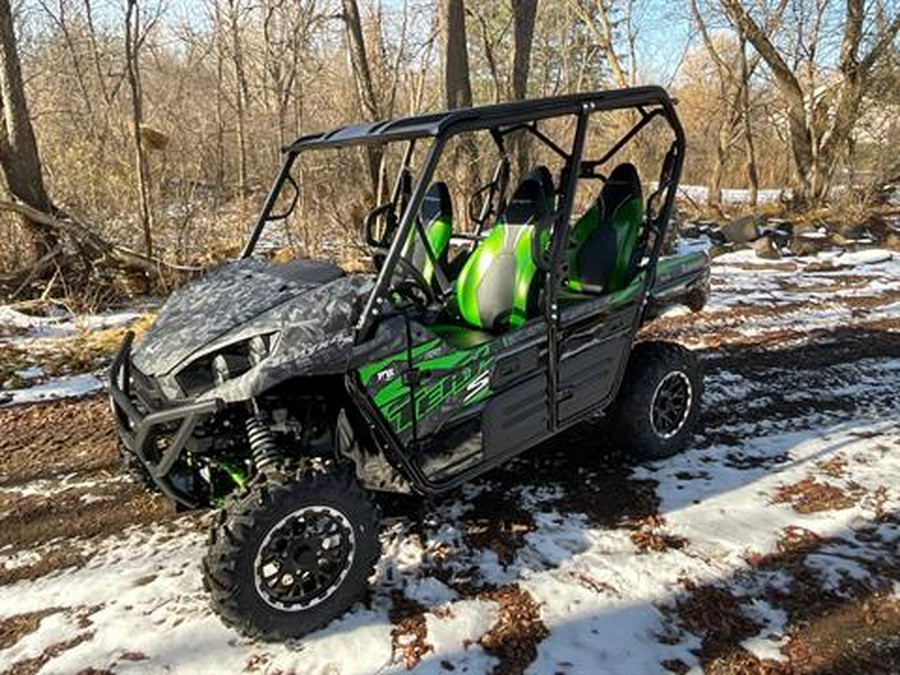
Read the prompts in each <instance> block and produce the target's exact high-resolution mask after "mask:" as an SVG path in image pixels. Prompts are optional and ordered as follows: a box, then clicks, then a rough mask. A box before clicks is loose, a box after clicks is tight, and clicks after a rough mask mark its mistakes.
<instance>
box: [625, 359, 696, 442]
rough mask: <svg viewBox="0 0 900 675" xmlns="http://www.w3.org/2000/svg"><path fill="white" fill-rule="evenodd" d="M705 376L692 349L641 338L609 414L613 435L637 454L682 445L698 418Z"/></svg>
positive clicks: (688, 437)
mask: <svg viewBox="0 0 900 675" xmlns="http://www.w3.org/2000/svg"><path fill="white" fill-rule="evenodd" d="M702 395H703V376H702V374H701V372H700V366H699V364H698V362H697V358H696V357H695V356H694V354H693V353H692V352H691V351H690V350H688V349H685V348H684V347H682V346H681V345H678V344H674V343H671V342H642V343H639V344H637V345H635V347H634V349H633V350H632V352H631V356H630V358H629V360H628V367H627V368H626V370H625V377H624V379H623V380H622V386H621V388H620V390H619V396H618V398H617V399H616V402H615V403H614V404H613V409H612V411H611V413H610V421H611V426H612V428H613V438H615V439H616V440H617V441H619V442H621V443H622V444H624V445H626V446H627V448H628V449H629V450H630V451H631V452H632V453H633V454H634V455H635V456H637V457H640V458H644V459H662V458H664V457H670V456H672V455H674V454H677V453H679V452H681V451H682V450H684V449H685V448H686V447H687V446H688V444H689V443H690V440H691V436H692V435H693V433H694V429H695V428H696V426H697V420H698V418H699V417H700V399H701V397H702Z"/></svg>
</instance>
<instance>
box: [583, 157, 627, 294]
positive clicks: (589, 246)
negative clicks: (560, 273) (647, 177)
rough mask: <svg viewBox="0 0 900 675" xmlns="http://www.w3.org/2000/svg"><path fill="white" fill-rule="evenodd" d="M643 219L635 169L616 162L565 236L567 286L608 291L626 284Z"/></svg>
mask: <svg viewBox="0 0 900 675" xmlns="http://www.w3.org/2000/svg"><path fill="white" fill-rule="evenodd" d="M643 218H644V204H643V198H642V196H641V183H640V180H639V178H638V175H637V171H636V170H635V168H634V166H633V165H631V164H620V165H619V166H617V167H616V168H615V169H614V170H613V171H612V173H611V174H610V175H609V179H608V180H607V181H606V183H605V184H604V186H603V190H601V192H600V197H599V198H598V199H597V201H596V202H594V204H593V205H592V206H591V207H590V208H589V209H588V210H587V211H586V212H585V213H584V215H582V216H581V218H579V219H578V222H577V223H575V226H574V227H573V228H572V232H571V233H570V235H569V276H570V282H569V286H570V288H572V289H573V290H581V288H582V287H583V286H584V285H590V286H595V287H602V288H603V290H604V291H605V292H612V291H617V290H620V289H622V288H624V287H625V286H627V285H628V282H629V278H628V277H629V274H630V271H631V270H630V269H629V268H630V267H631V258H632V254H633V252H634V247H635V243H636V241H637V237H638V233H639V231H640V227H641V222H642V221H643Z"/></svg>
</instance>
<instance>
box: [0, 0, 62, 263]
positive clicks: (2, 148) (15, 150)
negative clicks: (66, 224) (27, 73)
mask: <svg viewBox="0 0 900 675" xmlns="http://www.w3.org/2000/svg"><path fill="white" fill-rule="evenodd" d="M0 105H2V115H3V116H2V120H0V166H2V168H3V175H4V177H5V178H6V187H7V189H8V190H9V193H10V195H11V196H12V197H13V198H15V199H17V200H19V201H21V202H23V203H24V204H27V205H28V206H30V207H32V208H33V209H36V210H37V211H49V210H50V209H51V204H50V198H49V197H48V196H47V190H46V188H45V187H44V176H43V169H42V167H41V158H40V155H39V154H38V147H37V141H36V140H35V136H34V129H33V128H32V126H31V118H30V116H29V114H28V104H27V102H26V100H25V87H24V84H23V82H22V68H21V65H20V63H19V52H18V49H17V45H16V34H15V28H14V26H13V15H12V9H11V8H10V6H9V0H0ZM21 220H22V224H23V226H24V227H25V229H26V230H27V231H28V233H29V235H30V238H31V243H32V254H33V257H34V258H36V259H37V258H40V257H41V256H43V255H46V254H47V253H49V252H50V251H52V250H53V249H55V248H56V246H57V243H58V238H57V236H56V234H55V233H54V232H53V230H51V229H50V228H48V227H47V226H46V225H45V224H43V223H41V222H39V221H38V220H36V219H34V218H31V217H29V216H28V215H22V218H21Z"/></svg>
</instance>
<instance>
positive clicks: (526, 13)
mask: <svg viewBox="0 0 900 675" xmlns="http://www.w3.org/2000/svg"><path fill="white" fill-rule="evenodd" d="M512 10H513V66H512V99H513V100H514V101H521V100H523V99H524V98H525V97H526V95H527V94H528V71H529V66H530V64H531V45H532V42H533V41H534V19H535V15H536V14H537V0H512ZM529 138H530V137H529V136H526V135H525V134H521V133H520V134H517V136H516V149H515V150H516V151H515V155H516V162H517V163H518V165H519V175H520V176H521V175H524V174H525V172H526V171H528V165H529Z"/></svg>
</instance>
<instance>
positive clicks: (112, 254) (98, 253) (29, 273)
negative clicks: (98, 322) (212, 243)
mask: <svg viewBox="0 0 900 675" xmlns="http://www.w3.org/2000/svg"><path fill="white" fill-rule="evenodd" d="M0 211H8V212H11V213H15V214H17V215H20V216H23V217H24V218H27V219H28V220H30V221H32V222H35V223H38V224H40V225H43V226H44V227H47V228H49V229H51V230H53V231H55V232H57V233H59V234H61V235H65V236H66V237H67V238H68V239H69V240H71V242H72V244H73V246H74V247H75V248H76V249H77V251H78V254H79V255H78V256H75V257H80V258H81V259H83V261H84V262H85V263H86V264H87V265H88V266H91V267H95V266H100V267H106V268H112V269H114V270H117V271H120V272H125V273H131V274H134V273H138V274H141V275H143V276H145V277H147V279H148V280H149V281H151V282H154V283H156V282H160V281H162V276H163V273H164V272H172V273H175V274H176V275H182V274H188V275H190V274H196V273H198V272H201V271H202V270H203V268H202V267H193V266H187V265H175V264H172V263H169V262H166V261H164V260H161V259H159V258H155V257H151V256H147V255H144V254H143V253H139V252H137V251H135V250H133V249H131V248H129V247H127V246H123V245H121V244H116V243H113V242H110V241H107V240H106V239H104V238H103V237H102V236H100V235H99V234H97V233H96V232H95V231H94V230H93V229H91V228H90V227H89V226H87V225H86V224H85V223H84V222H83V221H82V220H81V219H80V218H77V217H76V216H74V215H73V214H71V213H68V212H66V211H63V210H61V209H58V210H55V212H54V213H47V212H45V211H41V210H39V209H35V208H33V207H31V206H29V205H27V204H23V203H22V202H16V201H8V200H0ZM72 261H73V256H72V255H71V254H67V253H66V252H65V251H64V250H63V247H62V246H57V247H54V249H53V250H51V251H49V252H48V253H47V254H45V255H44V256H42V257H41V258H40V259H39V260H37V261H36V262H35V263H33V264H31V265H29V266H28V267H25V268H22V269H19V270H17V271H15V272H12V273H9V274H5V275H0V285H4V286H7V287H15V288H16V291H15V294H16V295H17V294H18V293H19V292H21V290H22V288H23V287H24V286H25V285H27V284H29V283H31V282H32V281H33V280H35V279H40V278H42V277H43V276H44V274H45V273H47V272H49V271H50V270H55V269H57V268H60V269H66V268H69V267H71V266H72Z"/></svg>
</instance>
